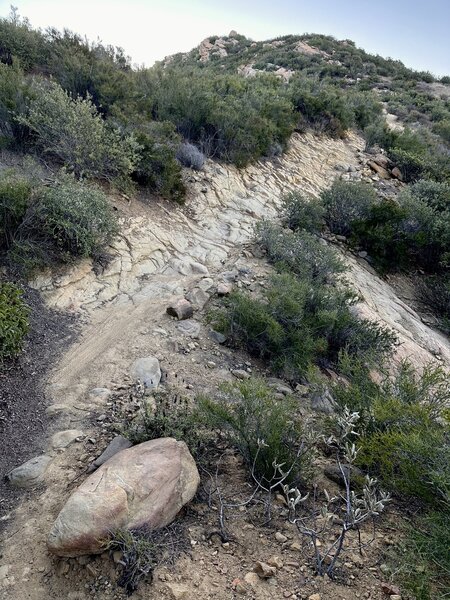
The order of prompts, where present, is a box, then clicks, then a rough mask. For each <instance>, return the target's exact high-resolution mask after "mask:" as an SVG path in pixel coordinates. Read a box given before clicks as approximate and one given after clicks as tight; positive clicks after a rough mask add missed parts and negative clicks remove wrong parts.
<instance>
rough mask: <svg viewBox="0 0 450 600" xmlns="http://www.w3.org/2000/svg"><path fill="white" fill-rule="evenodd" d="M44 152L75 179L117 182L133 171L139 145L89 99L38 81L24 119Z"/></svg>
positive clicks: (21, 119)
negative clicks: (60, 163) (115, 127)
mask: <svg viewBox="0 0 450 600" xmlns="http://www.w3.org/2000/svg"><path fill="white" fill-rule="evenodd" d="M18 120H19V122H20V123H22V124H23V125H26V126H27V127H29V128H30V130H31V131H33V132H34V133H35V134H36V142H37V143H38V145H39V146H40V147H41V148H42V150H43V151H44V152H45V153H47V154H50V155H51V156H53V157H55V158H57V159H59V160H60V161H61V162H62V163H63V164H64V165H65V166H66V167H67V168H68V169H69V170H70V171H72V172H73V173H74V174H75V176H76V177H78V178H81V177H96V178H99V179H106V180H107V181H114V180H115V179H120V178H126V177H127V176H128V175H129V174H130V173H131V172H132V170H133V168H134V165H135V164H136V160H137V151H138V150H139V146H138V145H137V143H136V141H135V140H134V138H133V137H132V136H128V137H123V136H121V135H120V133H119V132H118V131H117V130H116V129H114V128H112V127H110V126H109V125H108V124H107V123H106V122H105V121H104V120H103V119H102V117H101V116H100V115H99V114H98V113H97V109H96V108H95V106H94V105H93V104H92V102H91V100H90V99H89V98H86V99H83V98H80V97H78V98H75V99H73V98H71V97H70V96H69V95H68V94H67V93H66V92H65V91H64V90H63V89H62V88H61V87H60V86H59V85H58V84H57V83H54V82H44V81H36V82H35V85H34V87H33V98H32V100H31V101H30V105H29V109H28V111H27V113H26V115H25V116H20V117H19V118H18Z"/></svg>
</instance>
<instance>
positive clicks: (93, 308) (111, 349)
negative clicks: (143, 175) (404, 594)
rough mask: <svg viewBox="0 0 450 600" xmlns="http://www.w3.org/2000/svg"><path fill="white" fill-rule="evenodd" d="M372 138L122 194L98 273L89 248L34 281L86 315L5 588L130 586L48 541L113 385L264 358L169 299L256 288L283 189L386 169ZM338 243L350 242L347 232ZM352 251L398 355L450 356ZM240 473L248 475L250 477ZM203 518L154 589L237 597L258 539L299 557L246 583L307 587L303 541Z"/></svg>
mask: <svg viewBox="0 0 450 600" xmlns="http://www.w3.org/2000/svg"><path fill="white" fill-rule="evenodd" d="M362 149H363V141H362V140H361V139H360V138H359V137H357V136H355V135H350V136H349V138H348V139H347V140H345V141H342V140H330V139H325V138H319V137H316V136H313V135H311V134H306V135H302V136H300V135H294V136H293V138H292V140H291V143H290V147H289V150H288V152H287V153H286V154H285V155H284V156H283V157H282V158H279V159H276V160H274V161H269V160H267V161H264V162H259V163H257V164H255V165H253V166H250V167H248V168H246V169H245V170H242V171H239V170H237V169H236V168H234V167H231V166H225V165H219V164H216V163H213V162H208V163H207V165H206V167H205V169H204V171H203V172H201V173H198V174H193V173H190V174H189V177H190V185H189V187H190V192H189V194H190V196H189V200H188V202H187V204H186V207H185V208H183V209H180V208H179V207H177V206H173V205H168V204H161V203H159V202H148V203H141V202H140V201H134V200H133V201H132V202H131V203H126V202H125V201H123V200H119V199H116V200H115V201H116V204H117V207H118V208H119V210H120V211H121V214H122V221H123V223H122V225H123V228H122V234H121V237H120V238H119V239H118V240H117V242H116V243H115V244H114V247H113V248H112V251H113V253H114V259H113V261H112V262H111V264H110V265H109V266H108V267H107V268H106V269H105V270H104V272H103V273H100V274H96V273H95V272H94V270H93V268H92V265H91V264H90V263H89V262H84V263H82V264H80V265H77V266H76V267H73V268H72V269H70V270H68V271H67V272H65V273H62V274H60V275H58V276H50V275H49V276H42V277H40V278H39V279H37V280H36V281H35V282H34V285H35V286H36V287H37V288H38V289H40V290H41V291H42V294H43V295H44V297H45V299H46V301H47V302H48V304H49V305H51V306H54V307H58V308H61V309H66V310H70V311H75V312H79V313H81V314H82V315H84V321H85V323H84V326H83V329H82V332H81V336H80V338H79V340H78V341H77V342H76V343H75V344H74V345H73V346H72V347H71V348H70V349H69V351H68V352H66V353H65V355H64V356H63V358H62V360H61V361H60V362H59V364H58V365H56V367H55V369H54V371H53V373H52V377H51V381H49V382H48V400H49V406H48V408H47V411H48V413H49V414H50V415H52V418H53V429H52V431H49V432H47V433H48V435H49V437H50V435H51V434H53V437H52V438H51V440H49V446H48V452H47V453H46V456H48V457H49V460H47V461H46V464H45V473H44V475H43V477H42V483H43V485H42V487H40V488H39V489H38V491H36V493H34V494H32V495H31V497H30V498H29V499H27V500H26V501H24V502H22V504H21V505H20V506H19V507H18V509H17V512H16V514H15V515H14V516H11V524H10V527H9V528H8V530H7V532H6V534H5V538H4V540H3V550H2V557H1V559H0V597H1V598H5V599H6V598H8V599H9V598H14V599H17V600H22V599H24V598H29V599H31V600H41V599H44V598H45V599H51V600H60V599H61V598H71V599H72V600H84V599H87V598H90V597H95V598H114V597H120V595H119V592H115V591H113V589H112V587H111V585H110V583H108V581H109V579H108V578H107V577H105V578H104V579H102V578H101V577H100V574H101V572H102V571H101V570H100V568H99V566H101V564H102V562H101V561H102V558H99V559H96V560H97V562H92V561H91V560H90V559H86V560H84V557H82V558H83V560H81V559H71V560H70V561H64V560H63V561H57V560H55V559H54V558H52V557H51V556H49V555H48V553H47V551H46V546H45V540H46V538H47V535H48V533H49V530H50V527H51V523H52V522H53V521H54V519H55V517H56V515H57V514H58V512H59V510H60V509H61V507H62V505H63V504H64V502H65V500H66V499H67V496H68V493H69V491H71V490H72V489H73V488H74V487H76V486H77V485H78V484H79V483H81V481H82V479H83V478H84V476H85V475H84V473H85V469H86V466H87V465H89V464H90V462H91V461H92V459H93V458H95V457H96V456H97V455H98V454H100V452H101V451H102V450H103V449H104V446H105V445H106V442H107V440H108V438H109V430H108V427H107V426H106V425H105V424H106V423H107V422H108V418H109V417H108V411H109V410H110V409H111V404H112V402H111V398H112V391H113V390H116V389H118V388H120V387H121V386H123V385H124V384H126V383H128V382H129V381H130V377H131V375H130V367H131V365H132V363H133V361H134V360H135V359H136V358H140V357H144V356H148V355H152V356H156V357H157V358H158V359H159V362H160V365H161V370H162V373H163V381H167V382H169V383H175V382H177V381H178V382H182V383H180V385H182V386H183V389H185V390H188V391H189V393H190V394H192V395H193V394H195V393H197V392H199V391H203V392H207V391H208V390H209V389H213V388H214V387H215V386H216V385H217V383H218V382H219V381H222V380H224V379H230V378H232V375H231V371H232V370H233V369H236V368H239V367H242V365H244V366H245V368H246V369H249V370H251V371H255V370H256V371H257V365H254V364H252V363H249V362H248V358H247V357H245V356H240V355H239V353H235V352H233V351H231V350H230V349H228V348H225V347H223V346H219V345H218V344H217V343H216V342H215V341H214V340H212V339H211V338H210V337H209V336H208V330H207V327H206V326H205V325H204V324H203V323H202V322H201V319H199V318H197V319H192V321H191V328H190V329H189V328H187V329H186V328H183V326H181V323H177V322H175V321H173V320H172V319H171V318H170V317H168V316H167V314H166V308H167V306H168V304H170V303H171V302H172V301H173V300H174V298H178V297H183V296H184V295H185V294H189V293H190V294H191V296H190V297H191V298H192V299H193V300H194V303H195V302H197V305H198V304H201V301H200V299H201V298H203V299H205V295H204V294H203V295H202V293H200V292H203V293H206V295H207V296H208V295H211V294H213V293H214V289H215V288H216V287H217V285H218V284H219V283H220V282H230V281H231V282H232V283H233V284H234V285H238V286H246V287H248V288H249V289H257V288H258V285H259V284H260V281H261V278H262V277H263V276H264V274H265V272H266V271H267V266H266V264H265V262H264V261H263V260H261V259H259V258H258V257H257V256H255V255H254V254H252V252H251V250H250V247H249V241H250V239H251V234H252V229H253V226H254V224H255V223H256V222H257V221H258V220H259V219H261V218H264V217H275V216H276V214H277V209H278V208H279V205H280V194H281V193H284V192H286V191H289V190H290V189H294V188H298V187H300V188H302V189H303V190H305V191H307V192H311V193H317V192H318V191H319V190H321V189H322V188H323V187H325V186H327V185H328V184H329V183H330V182H331V181H332V180H333V179H334V178H335V177H336V176H337V175H338V174H339V173H340V172H342V169H343V167H342V165H345V171H346V173H345V175H344V176H345V177H346V178H347V177H349V178H350V177H359V176H364V177H370V178H373V177H375V178H377V176H376V175H374V174H373V173H372V172H371V171H370V169H367V168H366V166H365V165H366V162H367V158H368V157H366V156H365V155H364V153H363V152H362ZM336 167H339V168H340V171H339V170H338V169H337V168H336ZM331 243H335V244H336V246H337V247H338V248H340V246H339V245H338V242H336V241H333V240H332V241H331ZM341 251H342V252H343V253H344V254H345V251H344V250H343V249H341ZM345 258H346V260H347V261H348V264H349V272H348V275H347V277H348V278H349V280H350V281H351V282H352V283H353V285H354V286H355V287H356V288H357V289H358V291H359V292H360V294H361V296H362V302H361V303H360V305H359V308H358V309H359V310H360V311H361V312H362V313H363V314H365V315H367V316H369V317H371V318H374V319H377V320H380V321H382V322H384V323H386V324H388V325H389V326H390V327H392V328H393V329H395V330H396V331H397V333H398V335H399V338H400V340H401V342H402V345H401V346H400V348H399V350H398V357H404V356H408V357H409V358H410V359H413V360H414V362H415V363H416V365H417V366H418V367H420V366H421V365H423V364H425V363H426V362H428V361H429V360H440V361H441V362H443V363H444V364H447V365H450V346H449V343H448V341H447V340H446V339H445V338H444V337H443V336H441V335H440V334H438V333H436V332H435V331H434V330H432V329H430V328H429V327H428V326H426V325H425V324H424V323H423V322H422V320H421V318H420V316H419V315H418V314H416V313H415V312H414V311H413V310H412V309H411V308H409V307H408V306H407V304H405V302H403V301H402V300H401V299H399V298H398V296H397V295H396V294H395V292H394V290H393V289H392V288H391V287H390V286H389V285H388V283H387V282H385V281H383V280H381V279H380V278H379V277H378V276H377V275H376V274H375V273H374V272H373V270H372V269H371V267H370V266H369V264H368V263H367V262H366V261H365V260H364V259H363V258H361V257H355V256H353V255H346V256H345ZM207 296H206V298H207ZM198 314H201V310H200V312H199V313H198ZM246 362H247V365H245V363H246ZM62 431H63V432H65V433H64V434H61V432H62ZM68 432H71V433H68ZM55 435H56V437H55ZM58 436H59V437H58ZM61 438H62V439H63V441H64V443H63V444H61V443H59V442H60V441H61ZM66 442H67V443H66ZM236 485H238V486H239V485H241V486H242V482H239V481H238V482H236ZM195 510H198V511H199V512H200V513H201V515H200V517H199V518H200V522H202V519H203V518H204V520H206V521H208V517H207V516H205V517H203V516H202V515H204V514H205V513H203V512H202V511H203V510H204V508H202V507H201V506H200V507H199V506H197V508H195ZM192 527H193V530H192V531H191V532H190V537H191V540H192V542H191V544H192V547H193V555H192V559H189V558H186V559H183V560H182V561H181V562H180V563H179V564H178V565H177V567H176V569H175V576H173V575H170V573H168V572H165V571H163V572H162V575H161V577H160V578H159V579H158V584H157V586H156V588H155V592H154V593H155V594H156V595H154V596H153V597H155V598H166V597H173V598H194V597H195V598H198V599H205V600H206V599H207V598H215V599H219V600H220V599H223V600H225V599H226V598H227V599H228V598H232V597H235V595H234V594H235V591H236V586H237V584H236V583H234V584H233V582H234V581H235V579H236V577H238V578H239V577H241V578H242V579H244V574H245V572H246V570H248V569H249V567H250V566H251V565H250V563H251V559H249V558H247V559H246V558H245V557H246V556H247V557H249V556H250V555H251V553H252V552H253V553H255V552H256V553H259V554H260V555H261V556H260V557H259V559H258V560H260V559H261V557H262V558H267V559H269V557H270V554H274V553H276V552H281V549H283V552H284V554H283V556H284V560H285V562H286V565H287V566H286V568H285V570H284V571H282V570H281V567H280V575H279V577H278V579H277V581H278V583H277V581H275V584H274V585H277V586H278V587H277V588H276V591H275V592H274V589H273V587H271V584H269V583H264V586H265V587H264V586H263V587H261V586H260V584H258V585H259V586H260V587H258V588H257V589H256V588H255V587H254V585H253V584H252V583H251V582H250V580H251V579H252V577H249V578H248V579H249V581H247V579H245V582H246V583H245V585H247V587H248V589H249V590H250V592H249V593H250V595H251V596H252V597H254V598H273V597H286V598H289V597H290V598H298V597H301V596H299V595H296V592H295V589H296V588H297V587H298V570H297V569H298V567H299V566H300V564H299V563H298V561H299V560H300V559H299V558H298V555H297V554H296V552H298V550H297V549H295V548H294V549H292V548H291V546H290V545H288V546H280V542H279V541H278V540H275V541H274V539H273V536H272V534H270V532H269V533H267V535H266V534H263V533H261V540H262V541H261V546H260V548H256V549H255V548H254V546H255V544H254V536H255V535H259V534H256V533H255V532H254V531H247V533H244V532H243V531H241V532H240V534H242V535H243V539H242V540H240V541H241V545H242V549H239V548H238V545H237V546H236V549H234V550H233V549H231V550H230V549H229V546H226V545H225V544H224V545H223V546H222V545H221V544H219V546H217V545H214V544H213V545H211V544H209V545H208V543H206V542H205V543H203V542H202V543H200V544H199V546H198V548H196V545H197V543H198V540H202V539H203V538H202V535H203V534H199V536H198V535H197V534H198V531H197V530H195V527H197V528H198V527H199V522H198V520H197V521H195V520H194V521H193V525H192ZM196 531H197V533H196ZM286 534H287V535H286V536H284V537H285V538H286V539H285V542H283V543H286V542H287V541H288V540H289V539H290V537H292V535H291V533H290V532H286ZM283 535H284V534H283ZM265 536H266V537H265ZM387 537H389V536H387ZM203 541H204V540H203ZM246 548H247V549H246ZM24 550H25V551H24ZM262 555H264V556H262ZM265 555H267V556H265ZM255 558H256V556H255ZM99 561H100V562H99ZM289 564H291V566H289ZM295 565H297V566H295ZM174 577H175V579H174ZM302 577H303V579H305V581H306V580H308V581H311V583H310V584H309V583H308V586H309V587H308V586H307V587H306V588H305V590H308V594H313V593H316V592H322V593H324V595H323V597H342V598H348V599H350V598H354V597H355V595H354V594H355V592H354V591H352V590H351V589H350V590H346V588H345V587H344V586H340V584H339V583H333V584H327V585H332V586H334V587H333V588H332V589H331V588H327V586H326V585H325V584H323V585H325V588H324V589H323V590H320V589H317V585H318V584H317V583H313V582H312V579H311V578H309V579H308V577H306V578H305V577H304V576H303V575H302ZM374 577H375V575H373V574H371V572H369V576H368V577H361V582H362V583H361V586H360V588H359V589H358V591H357V596H356V597H358V595H362V594H364V593H369V594H370V595H371V597H373V598H378V597H380V598H381V595H380V594H381V592H379V585H378V583H377V582H376V581H375V579H374ZM377 577H378V575H377ZM99 578H100V579H99ZM99 581H100V583H99ZM254 584H255V586H256V583H255V582H254ZM320 585H322V584H320ZM171 586H172V587H171ZM233 586H234V588H233ZM374 586H375V587H374ZM180 589H181V591H180ZM233 589H234V591H233ZM374 590H375V591H374ZM149 593H150V592H149V589H148V588H147V587H146V586H144V587H143V588H142V590H141V591H140V592H137V593H136V594H135V595H134V596H133V597H136V598H144V597H148V594H149ZM236 593H237V592H236ZM146 594H147V595H146ZM183 594H184V595H183ZM274 594H275V596H274ZM308 594H307V595H306V596H304V597H308ZM367 597H368V596H367Z"/></svg>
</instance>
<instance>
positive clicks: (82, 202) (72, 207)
mask: <svg viewBox="0 0 450 600" xmlns="http://www.w3.org/2000/svg"><path fill="white" fill-rule="evenodd" d="M116 233H117V222H116V219H115V216H114V213H113V211H112V209H111V208H110V206H109V204H108V200H107V198H106V196H105V194H104V193H103V192H102V191H101V190H100V189H99V188H97V187H95V186H92V185H88V184H87V183H82V182H77V181H76V180H75V179H73V178H72V177H71V176H63V177H62V178H61V179H60V180H59V181H58V182H57V183H56V184H55V185H53V186H52V187H50V188H47V189H46V190H44V191H43V192H42V193H41V195H40V196H39V197H38V198H37V199H36V201H35V202H34V203H33V204H31V205H30V206H29V208H28V210H27V212H26V214H25V216H24V218H23V221H22V222H21V224H20V225H19V226H18V228H17V231H16V234H15V239H14V244H13V246H12V248H11V251H10V257H11V259H12V261H13V262H14V263H16V264H18V265H19V266H21V267H22V268H23V269H25V270H33V269H35V268H38V267H42V266H46V265H48V264H49V263H51V262H60V261H63V262H65V261H69V260H71V259H72V258H74V257H88V256H90V257H95V256H96V255H97V254H99V253H100V252H101V251H102V250H103V249H104V248H105V246H106V245H107V244H108V243H109V242H110V241H111V240H112V238H113V237H114V235H115V234H116Z"/></svg>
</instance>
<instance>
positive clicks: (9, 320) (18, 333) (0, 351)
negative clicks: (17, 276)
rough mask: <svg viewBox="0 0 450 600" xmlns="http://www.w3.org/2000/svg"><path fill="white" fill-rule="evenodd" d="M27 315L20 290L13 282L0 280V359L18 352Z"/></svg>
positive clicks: (24, 331) (23, 334) (27, 326)
mask: <svg viewBox="0 0 450 600" xmlns="http://www.w3.org/2000/svg"><path fill="white" fill-rule="evenodd" d="M28 315H29V308H28V306H27V305H26V304H25V302H24V301H23V300H22V290H20V289H19V288H18V287H17V286H15V285H14V284H13V283H5V282H0V361H1V360H2V359H4V358H12V357H14V356H16V355H17V354H18V353H19V352H20V350H21V348H22V343H23V339H24V337H25V335H26V334H27V332H28V329H29V322H28Z"/></svg>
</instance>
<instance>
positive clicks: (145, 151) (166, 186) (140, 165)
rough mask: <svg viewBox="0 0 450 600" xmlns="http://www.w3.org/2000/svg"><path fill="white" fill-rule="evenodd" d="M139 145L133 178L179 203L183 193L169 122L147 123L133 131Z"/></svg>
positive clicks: (174, 142) (176, 142)
mask: <svg viewBox="0 0 450 600" xmlns="http://www.w3.org/2000/svg"><path fill="white" fill-rule="evenodd" d="M135 137H136V140H137V142H138V144H139V146H140V150H139V154H138V159H137V162H136V166H135V169H134V171H133V174H132V176H133V179H134V180H135V181H137V183H139V184H140V185H142V186H144V187H147V188H148V189H150V190H151V191H153V192H155V193H158V194H161V196H163V198H167V199H169V200H174V201H175V202H179V203H182V202H183V201H184V197H185V194H186V188H185V185H184V183H183V179H182V175H181V168H180V165H179V163H178V161H177V159H176V156H175V147H176V146H177V144H178V138H177V136H176V135H175V132H174V131H173V126H172V125H171V124H170V123H149V124H147V125H146V126H141V127H139V128H138V129H137V131H136V133H135Z"/></svg>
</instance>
